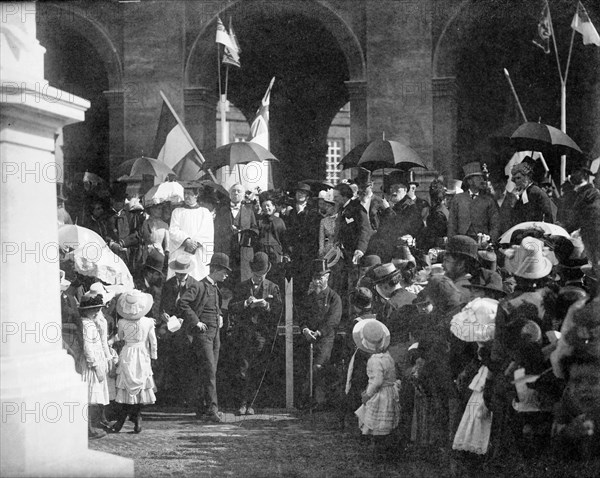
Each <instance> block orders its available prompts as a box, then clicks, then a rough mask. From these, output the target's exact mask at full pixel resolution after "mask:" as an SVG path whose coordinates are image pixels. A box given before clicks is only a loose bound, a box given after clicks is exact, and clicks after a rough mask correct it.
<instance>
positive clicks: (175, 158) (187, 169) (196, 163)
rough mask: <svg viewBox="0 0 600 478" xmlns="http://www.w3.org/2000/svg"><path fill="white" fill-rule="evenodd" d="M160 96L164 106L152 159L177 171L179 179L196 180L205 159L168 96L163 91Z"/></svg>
mask: <svg viewBox="0 0 600 478" xmlns="http://www.w3.org/2000/svg"><path fill="white" fill-rule="evenodd" d="M160 94H161V96H162V98H163V105H162V109H161V112H160V118H159V120H158V129H157V131H156V137H155V139H154V147H153V148H152V157H153V158H156V159H158V160H159V161H162V162H163V163H165V164H166V165H167V166H168V167H170V168H171V169H172V170H173V171H175V172H176V173H177V175H178V177H179V179H196V177H198V176H199V173H200V171H201V167H202V163H203V162H204V157H203V156H202V153H201V152H200V151H199V150H198V148H197V146H196V144H195V143H194V141H193V140H192V138H191V136H190V134H189V133H188V131H187V130H186V129H185V126H183V123H182V122H181V121H180V120H179V117H178V116H177V114H176V113H175V110H173V107H172V106H171V104H170V103H169V101H168V100H167V98H166V96H165V95H164V94H163V92H162V91H161V92H160ZM190 176H194V177H190Z"/></svg>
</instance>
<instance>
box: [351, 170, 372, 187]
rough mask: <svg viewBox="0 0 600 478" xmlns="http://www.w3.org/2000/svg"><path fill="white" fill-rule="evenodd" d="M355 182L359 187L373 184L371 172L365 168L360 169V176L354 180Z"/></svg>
mask: <svg viewBox="0 0 600 478" xmlns="http://www.w3.org/2000/svg"><path fill="white" fill-rule="evenodd" d="M354 182H355V183H356V185H357V186H359V187H366V186H370V185H372V184H373V180H372V179H371V171H369V170H368V169H365V168H358V175H357V176H356V178H354Z"/></svg>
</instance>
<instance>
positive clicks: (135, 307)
mask: <svg viewBox="0 0 600 478" xmlns="http://www.w3.org/2000/svg"><path fill="white" fill-rule="evenodd" d="M153 303H154V299H153V298H152V296H151V295H150V294H146V293H144V292H142V291H140V290H135V289H134V290H131V291H128V292H124V293H123V294H121V296H120V297H119V300H118V301H117V312H118V314H119V315H120V316H121V317H123V318H124V319H128V320H139V319H141V318H142V317H143V316H145V315H146V314H147V313H148V312H149V311H150V309H151V308H152V304H153Z"/></svg>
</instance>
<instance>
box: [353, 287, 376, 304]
mask: <svg viewBox="0 0 600 478" xmlns="http://www.w3.org/2000/svg"><path fill="white" fill-rule="evenodd" d="M372 302H373V292H371V290H370V289H369V288H367V287H357V288H356V289H355V290H354V291H353V292H352V304H353V305H354V306H355V307H358V308H359V309H370V308H371V304H372Z"/></svg>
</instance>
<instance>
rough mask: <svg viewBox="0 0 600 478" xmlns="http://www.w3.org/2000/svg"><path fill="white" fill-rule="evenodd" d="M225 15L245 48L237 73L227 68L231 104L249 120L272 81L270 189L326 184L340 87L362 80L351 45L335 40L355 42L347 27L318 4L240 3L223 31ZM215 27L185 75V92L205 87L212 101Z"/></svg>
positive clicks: (343, 93)
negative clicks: (321, 181) (329, 139)
mask: <svg viewBox="0 0 600 478" xmlns="http://www.w3.org/2000/svg"><path fill="white" fill-rule="evenodd" d="M230 16H231V18H232V21H233V26H234V29H235V32H236V35H237V39H238V42H239V43H240V46H241V49H242V53H241V62H242V68H241V69H236V68H230V71H229V85H228V99H229V100H230V101H231V102H232V103H234V104H235V105H236V106H237V107H238V108H239V109H240V110H241V111H242V113H243V114H244V115H245V117H246V118H248V119H249V120H250V121H251V120H252V119H253V118H254V115H255V112H256V110H257V108H258V106H259V104H260V99H261V98H262V96H263V95H264V93H265V91H266V88H267V86H268V84H269V81H270V79H271V78H272V77H273V76H274V77H275V78H276V80H275V84H274V86H273V90H272V93H271V104H270V123H269V129H270V142H271V151H272V152H273V154H274V155H275V156H277V157H278V158H279V159H280V163H279V165H278V168H276V170H275V171H276V174H275V177H274V179H275V183H276V184H283V183H284V181H283V178H285V180H286V182H288V183H289V182H293V181H296V180H298V179H305V178H315V179H317V178H320V179H323V178H324V177H325V158H326V155H327V151H328V142H327V136H328V130H329V128H330V125H331V124H332V121H333V119H334V117H335V116H336V114H337V113H338V111H339V110H340V108H341V107H342V106H343V105H344V104H346V103H347V102H348V101H349V100H350V96H349V92H348V87H347V86H346V83H345V82H347V81H350V80H362V79H363V76H362V74H363V72H364V61H363V57H362V53H361V52H360V48H359V47H358V43H357V42H356V39H355V38H354V39H353V40H352V41H347V42H341V40H342V38H341V37H340V35H346V36H348V37H351V36H352V34H351V32H350V30H349V28H348V27H347V26H346V25H345V24H344V23H343V22H342V20H341V19H340V18H339V17H337V16H336V15H334V14H333V13H332V12H331V11H330V10H329V9H327V8H325V7H323V6H322V5H320V4H319V3H317V2H302V3H301V4H299V3H297V2H287V1H282V2H276V3H274V2H264V1H257V2H238V3H236V4H234V5H233V6H231V7H230V8H228V9H227V10H225V11H223V12H221V18H222V20H223V22H224V23H225V24H228V22H229V17H230ZM215 21H216V19H214V21H212V22H211V23H209V24H208V25H207V27H206V28H205V29H204V31H203V32H202V33H201V34H200V36H199V37H198V39H197V41H196V43H195V46H194V48H193V49H192V51H191V53H190V57H189V59H188V65H187V68H186V81H187V83H188V85H190V86H192V85H198V86H200V87H204V88H207V89H208V90H209V91H210V94H212V95H213V96H214V98H216V97H217V96H218V80H217V78H218V75H217V60H216V48H215V43H214V32H215V28H216V23H215ZM342 27H343V28H342ZM340 31H342V32H343V33H340ZM348 45H350V46H348ZM349 49H350V50H352V52H349V51H348V50H349ZM349 56H351V57H352V59H351V60H350V59H349ZM214 124H215V123H214V122H211V126H212V125H214ZM201 127H202V126H201ZM192 134H193V133H192ZM202 136H203V137H205V138H206V137H209V138H214V137H215V136H216V135H215V134H212V133H211V134H208V135H206V134H205V135H202ZM201 147H203V148H205V149H209V148H210V147H214V145H212V144H210V145H209V144H203V145H202V146H201Z"/></svg>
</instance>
